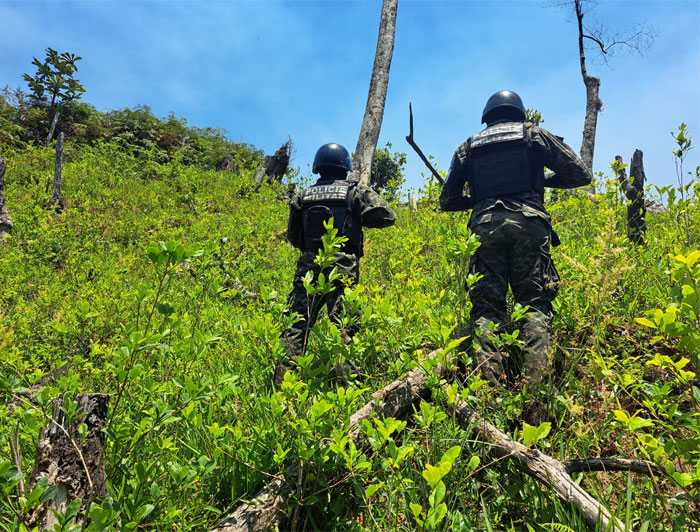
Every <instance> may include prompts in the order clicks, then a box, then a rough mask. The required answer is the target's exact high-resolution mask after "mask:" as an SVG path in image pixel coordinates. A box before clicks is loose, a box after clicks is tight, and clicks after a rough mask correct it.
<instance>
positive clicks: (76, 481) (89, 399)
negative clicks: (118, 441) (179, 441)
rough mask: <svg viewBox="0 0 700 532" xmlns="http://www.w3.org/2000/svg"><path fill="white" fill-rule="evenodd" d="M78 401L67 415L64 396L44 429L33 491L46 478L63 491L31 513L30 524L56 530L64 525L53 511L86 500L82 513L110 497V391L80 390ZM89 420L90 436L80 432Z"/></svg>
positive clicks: (57, 401)
mask: <svg viewBox="0 0 700 532" xmlns="http://www.w3.org/2000/svg"><path fill="white" fill-rule="evenodd" d="M73 403H74V404H77V410H76V411H75V413H74V414H73V415H72V416H71V417H72V419H66V412H65V410H64V408H62V407H63V400H62V399H57V400H56V401H55V402H54V406H53V415H52V419H51V423H50V424H49V426H48V427H45V428H43V429H42V430H41V432H40V434H39V440H38V442H37V446H36V451H37V452H36V462H35V464H34V469H33V470H32V474H31V476H30V491H31V490H32V489H34V487H35V486H36V484H37V482H38V481H39V480H40V479H41V478H47V479H48V484H49V486H56V487H57V488H58V492H57V494H56V496H55V497H54V498H53V500H50V501H47V502H46V503H44V504H42V505H41V506H40V507H38V508H37V509H36V510H34V511H33V512H32V513H31V514H30V515H28V516H27V522H26V525H27V527H28V528H30V529H31V528H32V527H35V526H38V527H39V530H45V529H49V530H53V525H54V524H55V523H58V520H57V519H56V516H55V515H54V513H53V511H52V509H53V510H54V511H56V512H58V513H63V512H65V510H66V507H67V506H68V504H70V502H71V501H73V500H75V499H81V500H82V505H81V511H84V510H86V509H87V508H88V506H89V504H90V502H91V501H92V500H93V499H94V498H95V497H104V496H106V495H107V492H106V489H105V467H104V447H105V434H104V430H103V429H104V427H105V422H106V419H107V410H108V406H109V394H103V393H91V394H76V395H75V397H74V398H73ZM83 424H85V426H86V427H87V431H86V432H85V431H84V435H85V438H84V439H83V436H81V434H80V427H81V425H83Z"/></svg>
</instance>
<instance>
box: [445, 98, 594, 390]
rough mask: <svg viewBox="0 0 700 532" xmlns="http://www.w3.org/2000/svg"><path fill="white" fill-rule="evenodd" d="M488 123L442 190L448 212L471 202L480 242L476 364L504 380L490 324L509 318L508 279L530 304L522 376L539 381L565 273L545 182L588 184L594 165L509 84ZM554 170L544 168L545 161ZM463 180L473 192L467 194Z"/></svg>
mask: <svg viewBox="0 0 700 532" xmlns="http://www.w3.org/2000/svg"><path fill="white" fill-rule="evenodd" d="M481 122H482V123H486V125H487V127H486V129H484V130H483V131H481V132H479V133H477V134H476V135H473V136H472V137H470V138H469V139H468V140H467V141H466V142H464V143H463V144H462V145H461V146H459V148H458V149H457V151H456V153H455V155H454V158H453V159H452V163H451V166H450V170H449V173H448V175H447V180H446V182H445V185H444V187H443V189H442V192H441V194H440V207H441V209H442V210H443V211H465V210H469V209H472V215H471V218H470V220H469V228H470V229H471V231H472V232H473V233H475V234H477V235H478V236H479V239H480V241H481V246H480V247H479V248H478V249H477V251H476V253H475V254H474V256H473V257H472V259H471V263H470V272H471V273H474V274H479V275H481V276H482V277H481V279H480V280H479V281H477V282H476V284H475V285H473V286H472V288H471V292H470V299H471V301H472V311H471V320H470V321H471V323H470V326H469V329H470V332H472V334H473V336H474V338H473V340H474V348H475V353H474V354H475V356H474V362H475V364H476V367H477V368H478V369H479V370H480V371H481V374H482V376H483V377H484V378H485V379H487V380H489V381H491V382H493V383H503V382H505V380H506V367H505V365H504V360H503V355H502V354H501V352H500V350H499V348H498V347H497V345H496V344H495V342H494V341H493V340H494V335H497V334H498V329H495V330H494V331H493V332H489V329H490V326H492V324H494V325H495V324H499V323H502V322H503V321H504V319H505V318H506V293H507V290H508V286H509V285H510V288H511V290H512V292H513V297H514V299H515V301H516V302H518V303H520V304H521V305H523V306H525V305H528V306H529V307H530V309H529V311H528V313H527V315H526V316H525V317H524V318H523V319H522V321H521V322H520V324H519V326H520V332H521V339H522V340H523V341H524V346H523V348H522V367H521V371H522V375H523V379H524V380H526V381H527V380H528V379H529V381H530V382H531V383H532V384H533V385H535V386H536V385H537V384H539V383H540V382H541V380H542V377H543V375H544V373H545V372H546V371H547V369H548V358H547V357H548V349H549V336H550V327H551V323H552V316H553V314H554V312H553V309H552V300H553V299H554V297H555V296H556V293H557V288H558V282H559V276H558V274H557V271H556V269H555V268H554V263H553V262H552V258H551V256H550V253H549V248H550V243H552V240H553V239H554V242H553V245H558V243H559V242H558V238H557V237H556V233H554V232H553V231H552V226H551V219H550V216H549V214H548V213H547V211H546V210H545V208H544V188H545V187H552V188H574V187H580V186H585V185H588V184H590V182H591V179H592V177H593V176H592V174H591V171H590V170H589V169H588V168H587V167H586V166H585V165H584V163H583V162H582V161H581V160H580V159H579V158H578V157H577V156H576V154H575V153H574V152H573V150H572V149H571V148H570V147H569V146H567V145H566V144H565V143H564V141H563V139H562V138H561V137H557V136H555V135H552V134H551V133H549V132H548V131H547V130H545V129H543V128H541V127H538V126H536V125H534V124H533V123H532V122H528V121H526V114H525V108H524V106H523V103H522V101H521V99H520V97H519V96H518V95H517V94H515V93H514V92H511V91H501V92H497V93H496V94H494V95H493V96H491V98H489V100H488V102H487V103H486V107H485V108H484V112H483V115H482V118H481ZM545 167H547V169H549V170H552V171H553V172H554V173H553V174H550V173H548V174H547V175H545V173H544V168H545ZM465 185H467V186H468V191H469V195H464V189H465Z"/></svg>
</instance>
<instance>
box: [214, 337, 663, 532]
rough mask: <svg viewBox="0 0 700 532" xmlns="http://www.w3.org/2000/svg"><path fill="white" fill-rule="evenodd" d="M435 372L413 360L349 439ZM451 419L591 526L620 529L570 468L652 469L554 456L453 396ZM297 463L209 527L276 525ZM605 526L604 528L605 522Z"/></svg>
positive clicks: (226, 531) (398, 406)
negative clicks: (415, 364)
mask: <svg viewBox="0 0 700 532" xmlns="http://www.w3.org/2000/svg"><path fill="white" fill-rule="evenodd" d="M439 354H440V351H435V352H433V353H431V354H430V355H429V357H428V358H431V359H435V358H437V357H438V356H439ZM429 371H433V372H435V377H437V378H438V379H441V378H445V377H446V376H448V374H449V373H450V371H452V365H451V364H449V363H448V364H445V365H438V366H436V367H435V368H433V369H432V370H428V369H427V366H418V367H417V368H416V369H414V370H412V371H410V372H408V373H407V374H406V376H405V377H403V378H399V379H397V380H395V381H394V382H392V383H390V384H388V385H387V386H385V387H384V388H383V389H381V390H379V391H377V392H375V393H374V394H373V395H372V400H371V401H369V402H368V403H367V404H365V405H364V406H363V407H362V408H360V409H359V410H357V411H356V412H355V413H354V414H353V415H352V416H351V418H350V427H349V429H348V436H349V439H350V440H351V441H354V442H357V443H361V442H360V438H361V434H362V433H361V424H362V421H363V420H366V419H371V418H372V417H374V416H376V417H378V418H380V419H381V418H386V417H393V418H401V417H403V416H406V415H408V414H410V412H412V411H413V406H414V405H415V404H417V403H419V402H420V401H422V400H430V398H431V390H430V388H429V386H428V373H429ZM453 408H454V412H455V416H456V419H457V420H458V422H459V423H460V425H461V426H462V427H463V428H465V429H466V430H470V431H476V432H477V433H478V435H479V437H480V439H481V440H483V441H484V442H485V443H487V444H490V446H489V448H493V449H494V452H495V453H496V454H497V455H498V456H499V457H502V458H504V459H507V460H510V461H512V462H513V463H514V464H515V466H516V467H517V468H518V469H520V470H521V471H523V472H525V473H526V474H528V475H530V476H532V477H534V478H535V479H537V480H538V481H539V482H541V483H543V484H544V485H546V486H548V487H550V488H552V489H553V490H554V491H555V493H556V494H557V496H558V497H559V498H560V499H562V500H563V501H565V502H567V503H571V504H573V505H574V506H575V507H577V508H578V509H579V510H581V512H582V513H583V514H584V516H585V518H586V522H587V523H588V525H589V526H590V527H591V529H593V530H595V528H596V524H597V522H598V520H600V521H601V523H602V524H603V529H604V530H611V531H617V532H621V531H623V530H625V528H624V526H623V525H622V523H620V521H619V520H618V519H617V518H615V517H614V516H613V515H612V514H611V513H610V512H609V511H608V510H607V509H606V508H605V507H604V506H602V505H601V504H600V503H599V502H598V501H597V500H596V499H595V498H593V497H592V496H591V495H590V494H588V493H587V492H586V491H585V490H584V489H583V488H582V487H581V486H580V485H579V484H577V483H576V482H575V481H574V480H573V479H572V478H571V474H573V473H575V472H586V471H619V470H624V471H635V472H641V473H647V474H657V473H658V472H659V470H658V468H656V466H654V465H652V464H649V463H647V462H636V461H631V460H610V459H596V458H590V459H580V460H565V461H559V460H556V459H555V458H552V457H550V456H548V455H545V454H544V453H541V452H540V451H538V450H536V449H533V448H529V447H525V446H524V445H522V444H520V443H518V442H516V441H514V440H513V439H512V438H511V437H510V436H508V435H507V434H505V433H504V432H502V431H500V430H499V429H497V428H496V427H494V426H493V425H492V424H490V423H489V422H488V421H486V420H484V419H483V418H482V417H481V416H479V414H477V413H476V412H475V411H474V410H473V409H471V407H469V406H468V405H467V404H466V403H465V402H463V401H456V402H455V404H454V406H453ZM299 475H300V465H299V464H298V463H296V464H293V465H292V466H290V467H289V468H287V470H286V471H285V472H284V473H283V474H282V475H280V476H278V477H275V479H274V480H273V481H272V482H270V483H269V484H267V485H266V486H264V487H263V488H262V489H261V490H260V491H259V492H258V493H257V494H255V495H254V496H253V497H252V498H251V499H250V502H247V503H245V504H242V505H241V506H239V507H238V508H237V509H236V510H235V511H234V512H233V513H232V514H231V515H230V516H229V517H227V518H226V519H225V521H224V522H223V523H221V524H220V525H219V527H217V528H216V529H215V530H214V531H213V532H244V531H245V532H253V531H255V532H257V531H260V532H262V531H263V530H270V529H273V528H274V526H279V525H280V523H281V522H282V521H283V519H284V511H285V508H286V505H287V499H288V496H289V494H290V493H291V492H292V490H293V489H294V488H295V486H296V485H297V482H296V480H297V478H298V476H299ZM608 527H609V528H608Z"/></svg>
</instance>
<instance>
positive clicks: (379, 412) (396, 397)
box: [212, 350, 447, 532]
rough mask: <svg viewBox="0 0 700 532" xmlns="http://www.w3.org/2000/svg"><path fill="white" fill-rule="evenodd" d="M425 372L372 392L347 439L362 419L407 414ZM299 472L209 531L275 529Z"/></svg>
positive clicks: (420, 394)
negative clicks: (370, 398)
mask: <svg viewBox="0 0 700 532" xmlns="http://www.w3.org/2000/svg"><path fill="white" fill-rule="evenodd" d="M440 351H441V350H438V351H434V352H432V353H431V354H430V355H428V359H433V358H435V357H437V355H438V353H439V352H440ZM436 373H437V374H438V375H445V374H446V373H447V371H446V370H445V369H444V368H443V367H442V366H437V369H436ZM426 375H427V372H426V370H425V369H424V368H423V366H418V367H417V368H415V369H413V370H411V371H409V372H408V373H407V374H406V376H405V377H403V378H400V379H396V380H395V381H394V382H392V383H390V384H388V385H387V386H385V387H384V388H383V389H381V390H379V391H377V392H375V393H374V394H372V400H371V401H369V402H368V403H367V404H365V405H364V406H363V407H362V408H360V409H359V410H357V411H356V412H355V413H354V414H353V415H352V416H350V428H349V439H350V440H351V441H357V439H358V437H359V435H360V429H361V425H362V421H363V420H366V419H370V418H372V417H373V416H374V415H376V416H378V417H394V418H399V417H402V416H404V415H406V414H407V413H409V412H410V411H411V407H412V405H413V404H415V403H417V402H419V401H420V400H424V399H428V398H429V397H430V389H429V388H428V386H427V384H426V382H425V379H426ZM298 474H299V464H294V465H292V466H290V467H288V468H287V469H286V470H285V472H284V474H283V475H281V476H279V477H277V478H275V480H273V481H272V482H270V483H269V484H267V485H266V486H265V487H263V488H262V489H261V490H260V491H259V492H258V493H256V494H255V495H254V496H253V498H252V499H251V501H250V502H247V503H245V504H243V505H241V506H239V507H238V508H237V509H236V510H235V511H234V512H233V513H232V514H231V515H229V516H228V517H227V518H226V519H225V520H224V521H223V522H222V523H221V524H220V525H219V526H218V527H217V528H215V529H214V530H212V532H262V531H265V530H271V529H274V526H275V525H279V523H280V520H281V519H283V518H284V515H283V513H284V510H285V507H286V502H287V495H288V494H289V493H290V492H291V490H292V489H293V488H294V486H295V485H296V477H297V475H298Z"/></svg>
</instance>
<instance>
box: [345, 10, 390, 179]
mask: <svg viewBox="0 0 700 532" xmlns="http://www.w3.org/2000/svg"><path fill="white" fill-rule="evenodd" d="M398 3H399V0H383V3H382V15H381V19H380V21H379V37H378V38H377V51H376V53H375V56H374V67H373V68H372V79H371V81H370V84H369V93H368V95H367V106H366V107H365V116H364V118H363V119H362V128H361V129H360V135H359V137H358V139H357V147H356V148H355V156H354V157H353V161H352V164H353V167H354V170H353V174H352V177H351V178H352V179H355V180H357V181H360V183H364V184H365V185H367V184H369V178H370V175H371V173H372V158H373V157H374V150H375V149H376V148H377V140H379V131H380V130H381V128H382V120H383V118H384V104H385V103H386V91H387V87H388V85H389V69H390V68H391V58H392V56H393V54H394V34H395V31H396V11H397V9H398Z"/></svg>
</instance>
